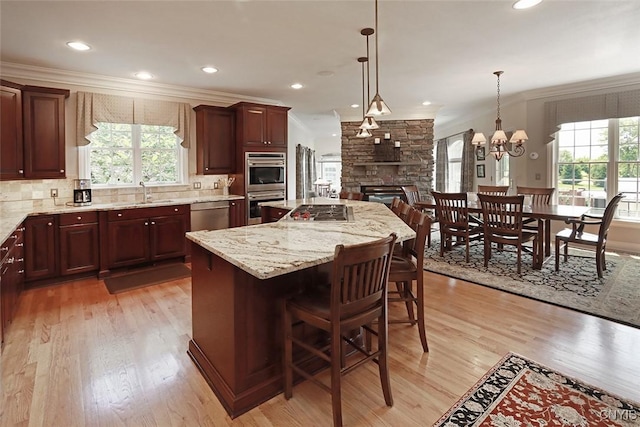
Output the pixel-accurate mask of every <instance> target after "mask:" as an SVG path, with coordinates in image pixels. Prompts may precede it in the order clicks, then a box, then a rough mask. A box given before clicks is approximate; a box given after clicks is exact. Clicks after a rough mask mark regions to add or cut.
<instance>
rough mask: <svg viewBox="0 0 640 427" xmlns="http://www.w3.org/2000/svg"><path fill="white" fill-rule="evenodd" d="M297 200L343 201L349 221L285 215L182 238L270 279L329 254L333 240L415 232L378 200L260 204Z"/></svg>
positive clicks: (352, 240)
mask: <svg viewBox="0 0 640 427" xmlns="http://www.w3.org/2000/svg"><path fill="white" fill-rule="evenodd" d="M302 204H346V205H348V206H350V207H352V208H353V216H354V221H344V222H341V221H302V220H297V221H296V220H293V219H291V218H289V217H288V216H285V217H283V218H282V219H280V220H279V221H278V222H272V223H268V224H259V225H253V226H248V227H238V228H231V229H226V230H215V231H194V232H189V233H187V238H188V239H189V240H191V241H193V242H195V243H197V244H198V245H200V246H202V247H203V248H205V249H206V250H208V251H209V252H211V253H213V254H215V255H217V256H219V257H221V258H223V259H224V260H226V261H228V262H229V263H231V264H233V265H234V266H236V267H238V268H241V269H242V270H244V271H246V272H247V273H249V274H251V275H253V276H255V277H257V278H258V279H269V278H272V277H276V276H280V275H283V274H287V273H291V272H294V271H298V270H302V269H305V268H308V267H313V266H314V265H319V264H324V263H327V262H329V261H331V260H332V259H333V255H334V250H335V246H336V245H338V244H344V245H351V244H355V243H363V242H367V241H371V240H374V239H379V238H382V237H386V236H388V235H389V233H391V232H392V231H394V232H396V234H397V235H398V241H404V240H407V239H410V238H412V237H413V236H414V235H415V233H414V231H413V230H412V229H411V228H410V227H408V226H407V225H406V224H405V223H404V222H403V221H402V220H401V219H400V218H398V217H397V216H396V215H395V214H394V213H393V212H391V210H389V208H387V207H386V206H385V205H384V204H382V203H370V202H360V201H355V200H342V199H327V198H313V199H298V200H287V201H279V202H265V203H262V205H263V206H272V207H278V208H285V209H291V210H293V209H295V208H296V207H297V206H299V205H302Z"/></svg>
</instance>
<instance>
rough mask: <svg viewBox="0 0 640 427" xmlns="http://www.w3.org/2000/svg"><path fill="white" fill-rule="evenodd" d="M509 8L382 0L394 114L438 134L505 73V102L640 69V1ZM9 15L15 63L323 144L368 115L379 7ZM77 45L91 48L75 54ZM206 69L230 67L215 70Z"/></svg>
mask: <svg viewBox="0 0 640 427" xmlns="http://www.w3.org/2000/svg"><path fill="white" fill-rule="evenodd" d="M511 5H512V0H494V1H481V0H472V1H454V0H447V1H427V0H422V1H409V0H396V1H393V0H380V4H379V33H380V39H379V50H380V93H381V95H382V97H383V98H384V99H385V101H386V102H387V103H388V104H389V106H390V107H391V109H392V110H393V111H394V115H393V116H390V118H391V119H392V118H394V116H395V117H400V116H409V115H411V114H422V113H427V114H433V113H434V112H435V111H437V115H436V116H435V117H436V125H437V126H438V125H446V123H448V122H451V121H454V120H457V119H464V117H468V116H473V115H474V110H476V109H478V108H479V106H480V105H481V104H485V106H486V105H489V104H488V103H494V104H495V91H496V80H495V76H493V75H492V72H493V71H495V70H504V71H505V74H504V75H503V76H502V78H501V93H502V96H503V97H508V96H509V95H512V94H515V93H520V92H523V91H531V90H536V89H540V88H546V87H549V86H556V85H564V84H569V83H573V82H584V81H588V80H593V79H601V78H606V77H610V76H621V75H625V74H631V73H638V72H640V56H639V53H640V2H639V1H638V0H626V1H615V0H601V1H581V0H573V1H572V0H544V1H543V3H541V4H540V5H538V6H537V7H535V8H533V9H529V10H523V11H518V10H514V9H512V7H511ZM0 13H1V27H0V28H1V39H0V40H1V58H0V59H1V60H2V61H3V62H10V63H14V64H24V65H29V66H37V67H45V68H51V69H58V70H69V71H74V72H80V73H90V74H96V75H102V76H111V77H117V78H127V79H128V78H133V77H132V76H133V74H134V73H135V72H136V71H139V70H147V71H149V72H151V73H152V74H154V75H155V79H154V81H155V82H158V83H161V84H167V85H177V86H183V87H189V88H196V89H202V90H207V91H220V92H226V93H232V94H237V95H241V96H245V97H260V98H266V99H270V100H274V101H280V102H281V103H282V104H284V105H288V106H291V107H293V108H292V113H293V114H294V115H295V116H296V117H298V118H299V119H300V120H301V121H302V122H303V123H305V124H306V125H307V126H308V128H309V129H310V130H311V131H313V132H314V133H315V134H316V136H317V137H320V138H322V137H325V136H328V134H330V133H338V134H339V122H338V118H337V116H336V112H337V113H338V114H340V117H342V118H343V119H356V118H357V116H358V115H359V114H361V110H360V109H357V110H354V109H352V108H350V107H349V105H350V104H353V103H361V99H362V93H361V68H360V64H358V63H357V61H356V58H357V57H359V56H365V49H366V47H365V46H366V45H365V38H364V37H363V36H361V35H360V30H361V29H362V28H365V27H373V26H374V1H373V0H351V1H329V0H307V1H305V0H298V1H257V0H237V1H177V0H176V1H138V2H134V1H5V0H2V1H1V2H0ZM76 39H79V40H82V41H84V42H86V43H88V44H90V45H91V46H92V47H93V49H92V50H91V51H89V52H84V53H78V52H75V51H72V50H70V49H69V48H67V47H66V46H65V43H66V42H67V41H70V40H76ZM373 44H374V39H373V38H372V39H371V46H372V47H373ZM372 50H373V49H372ZM373 59H375V58H373ZM204 65H214V66H216V67H218V68H219V69H220V71H219V72H218V73H216V74H213V75H208V74H204V73H203V72H202V71H200V68H201V67H202V66H204ZM371 71H372V76H371V77H372V93H371V96H373V94H374V92H375V91H374V87H373V84H374V83H375V81H374V75H373V68H372V70H371ZM326 74H330V76H327V75H326ZM294 82H300V83H302V84H303V85H304V86H305V87H304V88H303V89H301V90H297V91H296V90H293V89H291V88H290V87H289V85H290V84H291V83H294ZM425 100H428V101H431V102H432V103H433V106H432V107H429V108H425V107H422V106H421V103H422V102H423V101H425Z"/></svg>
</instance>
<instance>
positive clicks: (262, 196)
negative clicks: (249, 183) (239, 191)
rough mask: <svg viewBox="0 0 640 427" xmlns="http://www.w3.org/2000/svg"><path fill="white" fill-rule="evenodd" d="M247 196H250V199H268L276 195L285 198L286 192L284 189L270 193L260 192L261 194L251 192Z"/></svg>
mask: <svg viewBox="0 0 640 427" xmlns="http://www.w3.org/2000/svg"><path fill="white" fill-rule="evenodd" d="M247 197H248V198H249V200H266V199H273V198H274V197H282V199H283V200H284V193H283V192H282V191H274V192H270V193H265V192H260V194H251V193H249V194H248V195H247Z"/></svg>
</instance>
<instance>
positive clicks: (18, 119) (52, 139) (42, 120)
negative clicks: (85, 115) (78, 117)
mask: <svg viewBox="0 0 640 427" xmlns="http://www.w3.org/2000/svg"><path fill="white" fill-rule="evenodd" d="M68 96H69V91H68V90H66V89H53V88H46V87H38V86H20V85H16V84H12V83H9V82H7V81H4V80H3V81H2V123H1V124H2V141H1V144H0V145H1V147H2V150H1V152H0V154H1V156H0V179H5V180H6V179H22V178H26V179H43V178H64V177H65V138H64V136H65V129H64V101H65V98H67V97H68Z"/></svg>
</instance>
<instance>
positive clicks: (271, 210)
mask: <svg viewBox="0 0 640 427" xmlns="http://www.w3.org/2000/svg"><path fill="white" fill-rule="evenodd" d="M290 210H291V209H286V208H276V207H273V206H261V207H260V216H261V217H262V222H263V223H265V222H276V221H278V220H279V219H280V218H282V217H284V216H285V215H286V214H287V213H289V211H290Z"/></svg>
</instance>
